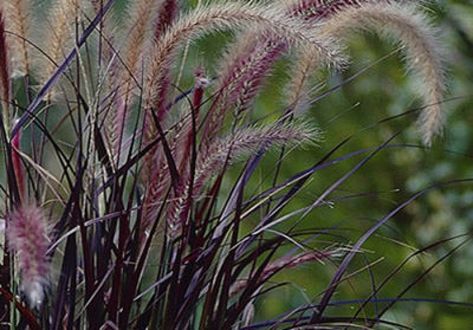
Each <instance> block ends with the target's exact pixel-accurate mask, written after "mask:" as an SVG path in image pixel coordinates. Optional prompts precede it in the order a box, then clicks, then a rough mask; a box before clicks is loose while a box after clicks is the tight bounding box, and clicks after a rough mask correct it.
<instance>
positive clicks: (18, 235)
mask: <svg viewBox="0 0 473 330" xmlns="http://www.w3.org/2000/svg"><path fill="white" fill-rule="evenodd" d="M7 221H8V223H7V227H6V233H7V239H8V246H9V248H10V249H11V251H12V252H14V253H15V254H16V255H17V257H18V267H19V270H20V274H21V285H20V289H21V291H23V293H24V294H25V295H26V297H27V299H28V303H29V304H30V305H31V306H32V307H35V308H38V307H39V306H40V305H41V303H42V302H43V299H44V289H45V286H46V285H47V277H48V273H49V260H48V257H47V250H48V246H49V238H48V237H49V229H48V224H47V220H46V217H45V216H44V214H43V211H42V210H41V209H40V208H39V207H37V206H34V205H27V204H24V205H23V206H21V207H20V208H18V209H17V210H15V211H13V212H12V213H10V214H9V215H8V217H7Z"/></svg>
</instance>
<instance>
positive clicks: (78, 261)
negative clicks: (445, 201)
mask: <svg viewBox="0 0 473 330" xmlns="http://www.w3.org/2000/svg"><path fill="white" fill-rule="evenodd" d="M113 4H114V0H107V1H105V0H53V1H50V2H49V7H47V9H48V10H47V13H46V15H45V17H40V18H41V19H37V17H35V14H34V12H33V11H32V6H33V5H35V4H34V1H28V0H3V1H2V2H1V3H0V97H1V100H0V101H1V102H0V105H1V107H2V112H1V114H2V115H1V119H2V120H3V124H4V125H3V127H2V129H3V131H2V132H0V133H3V134H1V135H0V139H1V140H2V143H4V144H5V146H6V147H5V148H4V149H2V150H5V159H6V160H5V165H6V166H5V167H4V168H7V169H8V171H9V173H7V175H6V177H7V181H8V185H7V188H5V189H2V191H3V194H4V195H5V200H6V202H5V205H4V210H3V212H2V213H3V214H5V215H6V216H5V218H6V220H7V221H6V222H7V226H6V238H7V245H8V247H9V250H8V251H10V252H11V253H12V255H14V257H15V258H16V260H17V261H18V268H17V269H18V273H13V277H12V278H11V279H10V278H7V280H4V279H3V277H2V276H0V282H1V283H0V287H1V288H2V289H3V288H5V290H12V291H14V288H15V286H14V285H12V283H16V282H19V288H20V290H21V291H22V292H23V293H24V294H25V295H26V298H27V301H28V303H29V306H31V307H41V306H43V308H44V311H46V312H47V313H50V314H51V315H49V314H48V315H47V313H46V314H45V316H40V317H39V318H41V322H42V325H43V326H44V327H45V328H53V329H58V328H60V327H61V326H64V325H67V327H68V328H73V327H74V326H75V325H77V326H78V327H84V328H86V327H90V328H91V329H100V328H107V327H110V328H118V329H127V328H153V329H154V328H163V329H173V328H175V329H179V328H182V329H184V328H185V329H187V328H192V327H198V323H199V322H200V328H202V329H230V328H236V327H238V326H240V325H241V323H239V322H240V320H241V319H243V317H242V315H243V314H245V313H244V312H243V311H244V310H245V308H246V307H247V306H252V304H253V302H254V301H255V297H257V296H259V295H260V292H261V288H262V286H263V285H264V284H265V283H266V282H268V280H269V279H270V278H271V277H272V276H273V275H275V274H276V273H278V272H279V271H280V270H284V269H289V268H295V267H298V266H300V265H302V264H306V263H309V262H314V261H323V260H332V259H333V257H335V256H338V254H339V252H340V250H331V249H324V248H321V249H316V248H314V249H313V248H310V249H305V246H304V248H303V249H302V250H304V252H302V253H299V252H297V253H296V252H295V251H293V252H294V253H291V254H289V255H287V256H286V257H279V256H280V253H279V248H280V247H282V246H283V245H284V244H285V243H287V242H286V240H287V241H290V243H291V244H293V243H294V244H296V245H297V247H298V248H300V247H302V246H303V244H299V242H298V241H297V240H296V239H293V238H292V237H291V236H290V234H291V233H290V232H288V234H286V233H279V232H277V230H272V229H271V228H269V227H272V224H273V223H278V222H279V221H281V222H282V221H283V220H281V219H285V216H283V217H282V218H281V219H277V217H278V214H279V213H280V212H281V210H282V209H284V207H285V206H286V205H288V204H289V201H290V200H291V199H292V198H293V197H294V195H296V194H297V192H298V189H300V188H301V187H302V186H304V183H305V181H304V180H305V178H306V177H305V175H306V174H307V173H313V171H312V172H310V171H307V172H305V173H303V174H302V175H301V176H299V177H298V178H297V180H292V181H291V180H289V181H288V182H287V183H286V182H285V183H283V184H281V185H280V186H277V184H278V181H279V166H282V165H281V164H282V161H283V156H282V154H283V153H284V154H285V153H286V152H290V151H292V149H293V148H296V147H299V146H301V145H307V144H314V142H315V143H318V142H320V140H321V138H320V137H321V132H320V130H319V129H317V128H314V125H313V124H312V123H311V121H310V120H308V119H307V118H304V117H303V116H302V115H303V114H304V112H306V111H305V110H307V109H309V108H310V105H311V92H310V91H311V89H312V88H313V86H312V84H311V79H310V78H311V76H312V75H313V74H314V73H316V72H317V71H319V70H320V69H324V70H343V69H344V68H346V66H347V65H348V62H349V61H348V55H347V54H346V52H345V47H346V45H347V40H348V38H349V37H350V35H351V34H352V33H353V32H355V31H375V32H377V33H378V34H379V35H380V36H382V37H387V38H388V39H395V41H397V42H400V43H401V45H402V46H403V47H402V50H403V51H404V54H405V60H406V62H407V65H408V68H409V70H410V72H414V73H415V74H416V75H417V76H418V77H419V78H420V79H421V81H422V86H421V88H419V91H420V93H421V94H422V98H423V102H424V109H423V110H422V112H421V114H420V119H419V123H420V132H421V135H422V139H423V142H424V144H425V145H428V146H430V144H431V143H432V141H433V139H434V138H435V137H436V136H437V135H439V134H440V133H441V130H442V125H443V122H444V115H443V112H442V109H441V103H442V98H443V94H444V91H445V78H444V68H443V62H442V56H441V50H440V47H439V42H438V40H437V39H438V37H437V33H436V30H435V28H433V27H432V25H431V24H430V23H429V19H428V18H427V16H426V15H425V14H424V13H423V10H422V8H421V7H420V6H419V5H418V4H416V3H414V1H408V0H399V1H397V0H379V1H378V0H290V1H273V2H265V1H262V2H258V1H223V2H222V1H215V2H213V1H206V2H205V4H202V3H201V2H200V1H199V2H198V5H196V6H195V8H191V7H192V6H191V5H189V4H188V3H187V2H185V1H177V0H158V1H156V0H136V1H129V2H128V5H127V6H125V9H124V13H123V16H124V18H123V20H122V24H121V25H120V24H118V23H117V22H116V20H117V19H116V18H117V17H118V16H119V13H116V12H115V13H113V12H112V11H113V10H112V9H110V8H113ZM42 20H43V21H44V22H47V24H45V25H42V24H39V23H38V21H42ZM34 21H35V22H34ZM46 26H47V27H46ZM33 27H39V29H40V31H39V33H32V32H35V31H34V30H35V29H34V28H33ZM227 32H230V33H228V37H229V38H230V39H231V40H232V41H231V42H230V43H229V44H228V45H226V46H225V47H226V48H225V50H222V51H221V54H219V58H212V59H211V60H212V63H215V65H213V66H212V67H206V66H205V65H202V64H201V62H199V61H194V60H195V57H198V56H199V55H195V54H192V53H191V55H190V56H191V58H190V59H189V57H187V56H188V53H187V52H182V50H183V49H184V47H187V46H188V47H193V46H194V44H193V43H194V42H196V41H197V40H199V39H201V38H204V37H206V36H207V35H209V34H218V33H225V36H227ZM79 40H81V42H79ZM183 53H184V54H183ZM66 60H67V61H66ZM286 60H289V61H291V66H290V67H289V69H287V70H286V73H287V77H288V81H287V82H286V83H285V84H284V85H283V86H278V88H279V90H280V94H281V95H280V99H279V100H278V101H280V102H281V103H283V104H284V105H283V106H281V108H280V109H277V106H278V102H274V104H273V106H274V107H275V109H274V110H275V111H274V112H273V113H272V114H270V115H269V116H267V117H264V118H263V119H261V117H260V118H259V119H258V120H256V119H255V112H257V111H255V109H256V107H257V105H258V103H257V101H258V96H259V95H261V93H262V92H263V91H265V87H266V82H268V81H270V80H271V73H272V70H273V69H274V68H275V67H276V66H277V64H278V63H281V61H286ZM179 62H182V63H183V68H184V70H183V72H184V74H183V76H184V77H185V79H181V72H179V74H177V72H176V71H177V70H176V67H175V66H176V64H177V63H179ZM196 62H198V63H199V64H195V63H196ZM209 62H210V61H209ZM284 63H285V62H284ZM61 64H62V65H63V66H61ZM58 77H61V78H62V77H64V78H65V79H58ZM53 78H54V79H53ZM192 79H193V80H192ZM189 81H190V82H189ZM37 85H40V87H42V86H44V88H45V91H46V92H47V93H45V94H40V93H37V94H35V93H36V91H37V90H38V88H37ZM275 94H276V93H275ZM36 95H43V96H44V95H45V97H39V96H38V97H36ZM59 96H60V97H59ZM35 100H39V101H38V102H34V101H35ZM31 104H33V105H35V104H36V106H31ZM23 108H27V109H28V111H25V110H23ZM12 110H14V111H12ZM256 110H260V109H256ZM276 110H279V112H278V111H276ZM13 112H17V114H18V116H21V118H20V121H19V122H20V123H21V124H17V125H16V126H15V127H16V129H15V130H13V131H14V132H16V134H13V133H12V130H11V126H13V124H14V123H15V121H14V120H15V119H16V118H12V117H13V115H12V113H13ZM275 114H276V115H275ZM278 114H279V115H278ZM257 115H258V116H260V115H261V113H258V114H257ZM265 115H266V114H265ZM232 116H233V117H232ZM275 118H277V119H275ZM256 121H257V124H255V122H256ZM324 134H325V135H329V134H330V131H328V132H326V133H324ZM26 139H31V143H28V142H29V141H27V140H26ZM39 141H40V142H39ZM275 147H279V148H280V149H281V150H282V151H281V157H280V159H279V160H278V162H277V164H276V167H277V168H278V169H277V171H276V172H277V174H275V179H274V182H273V183H272V185H273V186H272V187H271V188H270V189H269V190H268V191H267V193H265V194H261V195H258V196H263V197H262V198H261V200H258V199H257V198H255V199H251V198H250V199H249V200H245V198H246V194H247V193H248V191H245V189H244V188H245V184H246V183H247V182H248V180H249V178H250V177H251V175H252V174H253V172H254V171H255V169H256V167H257V166H258V165H259V164H260V161H261V159H262V157H263V155H264V154H265V153H266V152H267V151H268V150H269V149H271V148H275ZM51 155H53V156H51ZM329 156H330V155H329ZM329 156H327V157H329ZM247 158H250V161H248V162H247V163H245V164H244V166H243V167H244V169H243V171H242V174H241V175H240V176H239V178H238V180H237V181H236V183H235V185H234V186H233V187H232V188H231V189H228V182H227V181H231V180H233V179H234V176H232V175H233V174H227V173H229V172H228V169H229V168H230V167H231V166H233V165H234V164H235V163H238V161H240V160H243V159H247ZM325 160H326V159H324V161H325ZM241 163H243V161H242V162H241ZM263 171H267V169H266V168H265V169H263ZM226 185H227V186H226ZM288 187H291V189H287V188H288ZM2 188H3V187H2ZM258 189H259V188H258ZM261 189H263V188H261ZM59 190H60V191H61V193H58V191H59ZM227 190H231V192H229V193H228V192H227ZM285 190H290V191H289V193H288V195H282V192H283V191H285ZM280 194H281V195H280ZM227 195H228V196H227ZM281 196H283V197H281ZM224 197H227V199H226V200H225V198H224ZM286 197H287V198H286ZM38 205H41V207H39V206H38ZM273 205H276V206H275V207H274V208H272V207H273ZM256 210H257V211H258V212H254V211H256ZM256 213H258V215H255V214H256ZM296 213H297V212H296ZM46 214H48V216H46ZM50 214H51V215H54V216H49V215H50ZM250 216H254V217H255V219H256V221H257V222H259V225H257V226H256V227H252V228H253V229H255V228H256V229H258V228H262V227H264V228H265V229H268V230H263V229H261V230H259V229H258V230H256V231H255V232H256V233H255V232H250V233H249V234H242V233H243V231H242V230H240V228H241V225H242V222H243V220H244V219H247V218H249V217H250ZM290 217H291V216H288V218H290ZM49 218H52V219H59V220H58V221H57V222H56V223H54V224H52V225H54V228H55V230H54V236H53V235H51V231H50V230H49V228H50V225H49V224H48V222H49V220H48V219H49ZM272 221H274V222H272ZM249 222H250V221H249ZM268 223H270V224H271V226H268V225H267V224H268ZM253 224H254V223H253ZM253 224H252V223H250V224H249V226H252V225H253ZM245 225H246V223H245ZM268 233H270V234H275V233H276V234H277V235H274V236H275V237H272V236H270V235H269V234H268ZM242 235H243V238H242V237H241V236H242ZM50 240H51V242H50ZM254 242H257V244H253V243H254ZM304 244H305V243H304ZM48 247H49V249H50V250H48ZM235 251H237V252H235ZM307 251H309V252H307ZM276 252H277V253H276ZM276 255H277V256H278V257H275V256H276ZM50 256H51V257H52V258H53V259H54V258H57V260H58V261H57V262H56V263H51V262H50V260H49V258H50ZM52 264H54V265H55V266H56V265H60V267H61V276H60V277H59V278H58V279H57V282H58V284H57V285H56V284H54V283H52V285H51V291H52V292H57V294H54V293H51V297H49V296H48V298H50V299H46V290H45V288H46V286H47V284H48V280H47V279H48V277H49V276H50V275H49V274H50V268H51V265H52ZM7 273H9V272H7ZM2 274H3V273H2ZM151 279H156V281H155V282H154V283H152V284H150V283H149V282H150V281H152V280H151ZM2 281H3V282H2ZM7 282H8V283H7ZM12 296H13V294H12ZM196 302H198V303H196ZM79 305H80V306H79ZM189 306H190V307H189ZM161 310H163V311H164V312H162V313H161V314H159V313H158V312H157V311H161ZM199 313H201V314H199ZM20 314H22V317H25V318H26V319H28V320H30V321H28V322H32V321H31V319H34V315H33V313H30V314H28V311H26V312H25V310H24V309H20ZM197 314H199V315H197ZM249 314H251V313H249ZM251 318H252V317H251V316H250V317H249V319H251ZM245 319H246V321H248V318H247V317H245ZM246 321H245V322H246ZM33 323H34V322H33ZM33 323H31V324H29V326H31V328H35V327H34V326H33V325H34V324H33ZM296 323H297V322H296ZM32 324H33V325H32Z"/></svg>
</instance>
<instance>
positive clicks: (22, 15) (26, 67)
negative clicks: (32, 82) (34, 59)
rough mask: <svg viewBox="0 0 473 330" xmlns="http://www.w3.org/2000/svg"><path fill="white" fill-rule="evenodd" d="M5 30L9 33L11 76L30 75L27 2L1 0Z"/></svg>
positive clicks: (28, 9)
mask: <svg viewBox="0 0 473 330" xmlns="http://www.w3.org/2000/svg"><path fill="white" fill-rule="evenodd" d="M3 1H5V2H4V3H3V10H4V13H5V23H6V30H7V31H9V32H10V35H9V36H8V43H9V45H10V46H11V49H10V56H11V57H12V75H13V76H19V75H21V76H23V75H27V74H29V73H30V67H31V63H30V60H31V59H30V54H29V53H30V51H31V49H30V46H29V44H28V41H29V40H30V32H31V8H30V4H29V1H28V0H2V2H3Z"/></svg>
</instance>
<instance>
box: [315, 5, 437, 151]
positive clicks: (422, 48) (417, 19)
mask: <svg viewBox="0 0 473 330" xmlns="http://www.w3.org/2000/svg"><path fill="white" fill-rule="evenodd" d="M356 30H374V31H376V32H378V33H379V34H381V36H386V37H388V38H395V39H396V40H398V41H400V42H401V44H402V46H403V47H404V52H405V55H406V62H407V64H408V66H409V69H410V70H412V71H413V72H415V73H416V74H417V75H418V76H419V78H420V79H421V81H422V84H421V85H419V92H420V93H421V94H422V97H423V99H424V109H423V110H422V112H421V114H420V118H419V125H420V131H421V134H422V139H423V142H424V144H425V145H427V146H430V145H431V143H432V139H433V138H434V137H435V136H436V135H439V134H440V133H441V131H442V126H443V122H444V114H443V113H442V109H441V106H440V103H441V102H442V97H443V93H444V90H445V83H444V69H443V65H442V60H441V50H440V46H439V44H438V42H437V39H436V36H435V30H434V29H433V28H432V26H430V24H429V22H428V19H427V18H426V16H425V15H423V14H422V13H421V12H420V8H418V7H417V6H415V5H411V4H407V3H403V4H402V5H400V4H395V3H382V4H375V3H367V4H364V5H361V6H358V7H347V8H345V9H343V10H341V11H340V12H338V13H336V14H335V15H333V16H332V17H330V18H329V19H327V20H326V21H324V24H323V26H322V27H321V29H320V33H321V35H322V36H326V37H332V38H337V39H340V38H346V37H347V36H348V35H349V34H350V33H351V32H353V31H356Z"/></svg>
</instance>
